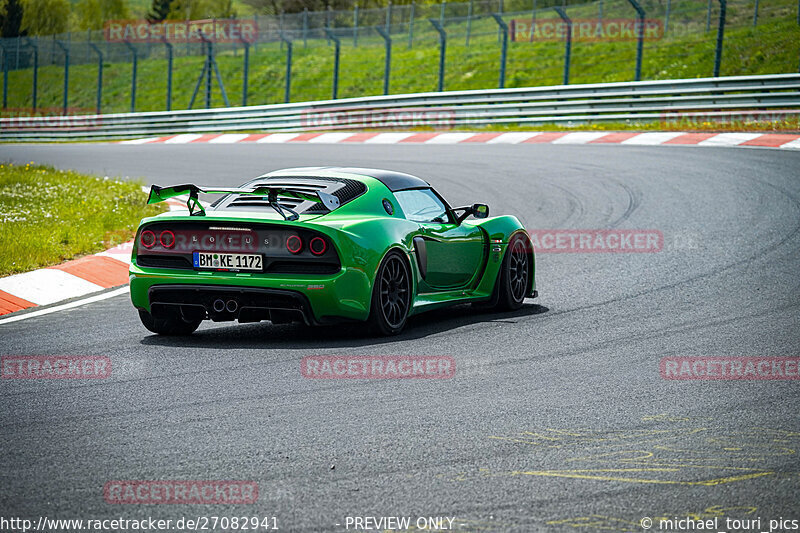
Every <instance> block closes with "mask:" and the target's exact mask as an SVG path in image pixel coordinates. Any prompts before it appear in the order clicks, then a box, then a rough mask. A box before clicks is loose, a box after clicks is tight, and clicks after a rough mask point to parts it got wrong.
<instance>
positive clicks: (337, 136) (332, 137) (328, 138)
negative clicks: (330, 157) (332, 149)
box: [308, 131, 355, 144]
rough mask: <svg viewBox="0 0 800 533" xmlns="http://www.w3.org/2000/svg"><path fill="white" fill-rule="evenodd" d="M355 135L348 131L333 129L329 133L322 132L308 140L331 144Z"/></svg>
mask: <svg viewBox="0 0 800 533" xmlns="http://www.w3.org/2000/svg"><path fill="white" fill-rule="evenodd" d="M353 135H355V134H354V133H351V132H349V131H333V132H329V133H323V134H322V135H318V136H317V137H314V138H313V139H309V140H308V142H310V143H322V144H332V143H338V142H341V141H343V140H345V139H347V138H348V137H352V136H353Z"/></svg>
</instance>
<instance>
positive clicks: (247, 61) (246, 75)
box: [240, 37, 250, 106]
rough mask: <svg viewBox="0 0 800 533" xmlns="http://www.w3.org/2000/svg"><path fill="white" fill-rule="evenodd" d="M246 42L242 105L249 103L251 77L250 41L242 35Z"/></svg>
mask: <svg viewBox="0 0 800 533" xmlns="http://www.w3.org/2000/svg"><path fill="white" fill-rule="evenodd" d="M240 39H241V40H242V44H244V70H243V71H242V105H243V106H246V105H247V81H248V78H249V77H250V43H248V42H247V41H246V40H245V39H244V38H243V37H240Z"/></svg>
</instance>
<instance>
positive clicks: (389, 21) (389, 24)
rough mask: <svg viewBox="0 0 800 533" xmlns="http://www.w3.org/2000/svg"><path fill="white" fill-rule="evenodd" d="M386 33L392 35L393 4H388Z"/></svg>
mask: <svg viewBox="0 0 800 533" xmlns="http://www.w3.org/2000/svg"><path fill="white" fill-rule="evenodd" d="M386 33H388V34H389V35H391V34H392V2H391V0H389V2H388V3H387V4H386Z"/></svg>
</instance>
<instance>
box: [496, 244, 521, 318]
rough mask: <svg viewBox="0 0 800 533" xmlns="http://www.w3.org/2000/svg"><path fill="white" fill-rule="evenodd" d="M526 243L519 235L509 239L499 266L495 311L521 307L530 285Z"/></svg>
mask: <svg viewBox="0 0 800 533" xmlns="http://www.w3.org/2000/svg"><path fill="white" fill-rule="evenodd" d="M528 248H529V247H528V241H527V239H526V238H525V237H524V236H522V235H520V234H517V235H514V236H513V237H511V241H509V243H508V248H506V253H505V256H504V257H503V264H502V265H501V266H500V276H499V279H498V280H497V282H498V287H497V289H496V290H497V291H498V295H497V296H498V298H497V304H496V305H495V307H494V308H495V309H496V310H497V311H514V310H516V309H519V308H520V307H522V304H523V302H524V301H525V296H526V295H527V293H528V286H529V284H530V280H529V277H530V257H529V255H528Z"/></svg>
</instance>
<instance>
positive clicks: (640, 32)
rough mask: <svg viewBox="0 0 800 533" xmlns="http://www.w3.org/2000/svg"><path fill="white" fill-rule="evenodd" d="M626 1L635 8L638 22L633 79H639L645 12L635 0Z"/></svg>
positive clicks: (640, 75)
mask: <svg viewBox="0 0 800 533" xmlns="http://www.w3.org/2000/svg"><path fill="white" fill-rule="evenodd" d="M628 2H630V4H631V5H632V6H633V9H635V10H636V18H637V19H638V22H639V28H638V32H637V33H638V35H636V75H635V78H634V81H639V80H641V79H642V50H643V47H644V23H645V22H644V21H645V17H646V13H645V11H644V9H642V6H641V5H639V2H637V1H636V0H628Z"/></svg>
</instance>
